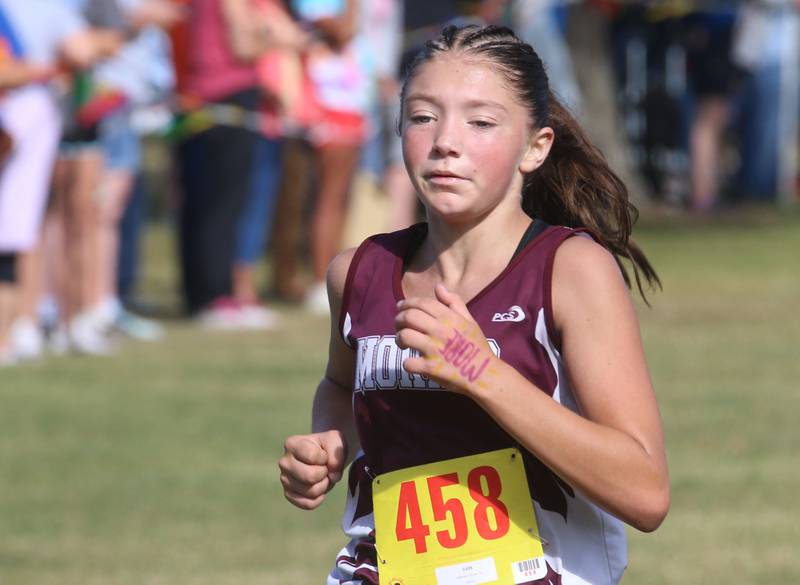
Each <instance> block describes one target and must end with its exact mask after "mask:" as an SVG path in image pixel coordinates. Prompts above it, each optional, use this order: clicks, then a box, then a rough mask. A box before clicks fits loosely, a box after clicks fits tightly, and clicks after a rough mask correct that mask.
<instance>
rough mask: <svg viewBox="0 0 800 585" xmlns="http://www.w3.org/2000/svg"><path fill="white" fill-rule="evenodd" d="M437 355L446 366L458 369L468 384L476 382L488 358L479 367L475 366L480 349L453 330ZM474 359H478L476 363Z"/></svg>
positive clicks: (487, 362)
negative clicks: (449, 365)
mask: <svg viewBox="0 0 800 585" xmlns="http://www.w3.org/2000/svg"><path fill="white" fill-rule="evenodd" d="M439 353H440V354H442V357H443V358H444V360H445V361H446V362H447V363H448V364H452V365H453V366H455V367H456V368H459V372H460V373H461V375H462V376H463V377H465V378H466V379H467V380H469V381H470V382H474V381H475V380H477V379H478V376H480V375H481V374H482V373H483V370H485V369H486V366H487V365H489V358H484V360H483V363H481V364H480V366H478V365H477V363H478V361H480V357H479V354H480V353H481V350H480V348H479V347H475V344H474V343H472V342H471V341H469V340H467V339H466V338H465V337H464V336H463V335H461V333H459V332H458V331H455V330H453V336H452V337H451V338H450V339H448V340H447V341H446V342H445V344H444V347H443V348H442V349H440V350H439ZM476 358H478V360H477V361H476Z"/></svg>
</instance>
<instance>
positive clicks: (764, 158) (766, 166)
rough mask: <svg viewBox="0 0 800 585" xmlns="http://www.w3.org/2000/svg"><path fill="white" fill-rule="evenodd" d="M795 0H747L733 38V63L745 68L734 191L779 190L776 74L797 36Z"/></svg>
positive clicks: (766, 196)
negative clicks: (737, 167) (738, 164)
mask: <svg viewBox="0 0 800 585" xmlns="http://www.w3.org/2000/svg"><path fill="white" fill-rule="evenodd" d="M798 9H800V2H798V1H797V0H763V1H762V0H759V1H755V0H748V1H746V2H744V3H743V4H742V8H741V10H740V14H739V20H738V22H737V25H736V28H735V30H734V36H733V46H732V52H733V56H732V59H733V62H734V63H735V64H736V65H738V66H739V67H741V68H742V69H743V70H744V71H747V73H748V76H747V79H746V80H745V82H744V84H743V87H742V95H741V100H740V104H739V116H738V117H739V127H740V129H741V141H740V144H741V160H742V161H743V162H745V163H746V164H741V165H740V167H739V172H738V177H737V181H736V187H737V191H738V194H739V195H741V196H743V197H745V198H749V199H752V200H755V201H774V200H775V199H776V194H777V192H778V189H779V181H778V175H779V168H780V164H779V161H780V156H781V154H780V151H781V150H783V149H782V148H781V147H780V146H779V145H781V144H782V143H783V142H784V140H783V130H785V129H784V128H782V127H781V125H780V117H781V115H780V112H781V106H782V104H781V97H782V93H783V92H782V88H781V77H782V74H785V70H784V69H785V67H786V63H784V59H785V55H786V53H787V49H788V50H791V47H790V45H791V44H792V43H793V42H796V38H797V35H798V28H797V27H798V24H797V18H798V16H797V11H798Z"/></svg>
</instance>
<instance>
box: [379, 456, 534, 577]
mask: <svg viewBox="0 0 800 585" xmlns="http://www.w3.org/2000/svg"><path fill="white" fill-rule="evenodd" d="M372 487H373V506H374V510H375V536H376V547H377V552H378V574H379V576H380V585H480V584H482V583H496V584H498V585H516V584H518V583H526V582H528V581H534V580H536V579H540V578H542V577H544V576H545V575H546V574H547V567H546V565H545V561H544V552H543V551H542V544H541V539H540V537H539V527H538V526H537V524H536V515H535V514H534V511H533V503H532V501H531V496H530V492H529V490H528V482H527V479H526V476H525V467H524V464H523V462H522V456H521V455H520V453H519V451H518V450H517V449H514V448H510V449H501V450H499V451H491V452H489V453H483V454H480V455H471V456H469V457H459V458H457V459H449V460H447V461H438V462H436V463H430V464H427V465H419V466H416V467H410V468H407V469H400V470H397V471H392V472H390V473H385V474H383V475H379V476H378V477H376V478H375V480H374V481H373V486H372Z"/></svg>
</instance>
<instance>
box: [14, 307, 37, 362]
mask: <svg viewBox="0 0 800 585" xmlns="http://www.w3.org/2000/svg"><path fill="white" fill-rule="evenodd" d="M11 351H12V352H13V353H14V357H15V358H17V359H18V360H20V361H24V360H35V359H37V358H39V357H41V356H42V354H43V353H44V335H43V334H42V330H41V329H40V328H39V326H38V325H37V324H36V323H35V322H34V321H33V320H32V319H30V318H28V317H20V318H18V319H17V320H15V321H14V324H13V325H12V326H11Z"/></svg>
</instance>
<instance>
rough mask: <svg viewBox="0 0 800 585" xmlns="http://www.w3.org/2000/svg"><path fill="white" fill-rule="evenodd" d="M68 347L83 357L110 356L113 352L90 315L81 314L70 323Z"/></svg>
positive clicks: (112, 347)
mask: <svg viewBox="0 0 800 585" xmlns="http://www.w3.org/2000/svg"><path fill="white" fill-rule="evenodd" d="M68 335H69V347H70V349H71V350H72V351H74V352H75V353H80V354H83V355H110V354H112V353H113V352H114V346H113V345H112V344H111V341H110V340H109V339H108V338H107V337H106V336H105V335H103V334H102V333H101V332H100V331H99V330H98V329H97V324H96V323H95V319H94V318H93V316H92V315H91V314H90V313H81V314H80V315H76V316H75V317H73V319H72V321H70V324H69V329H68Z"/></svg>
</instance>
